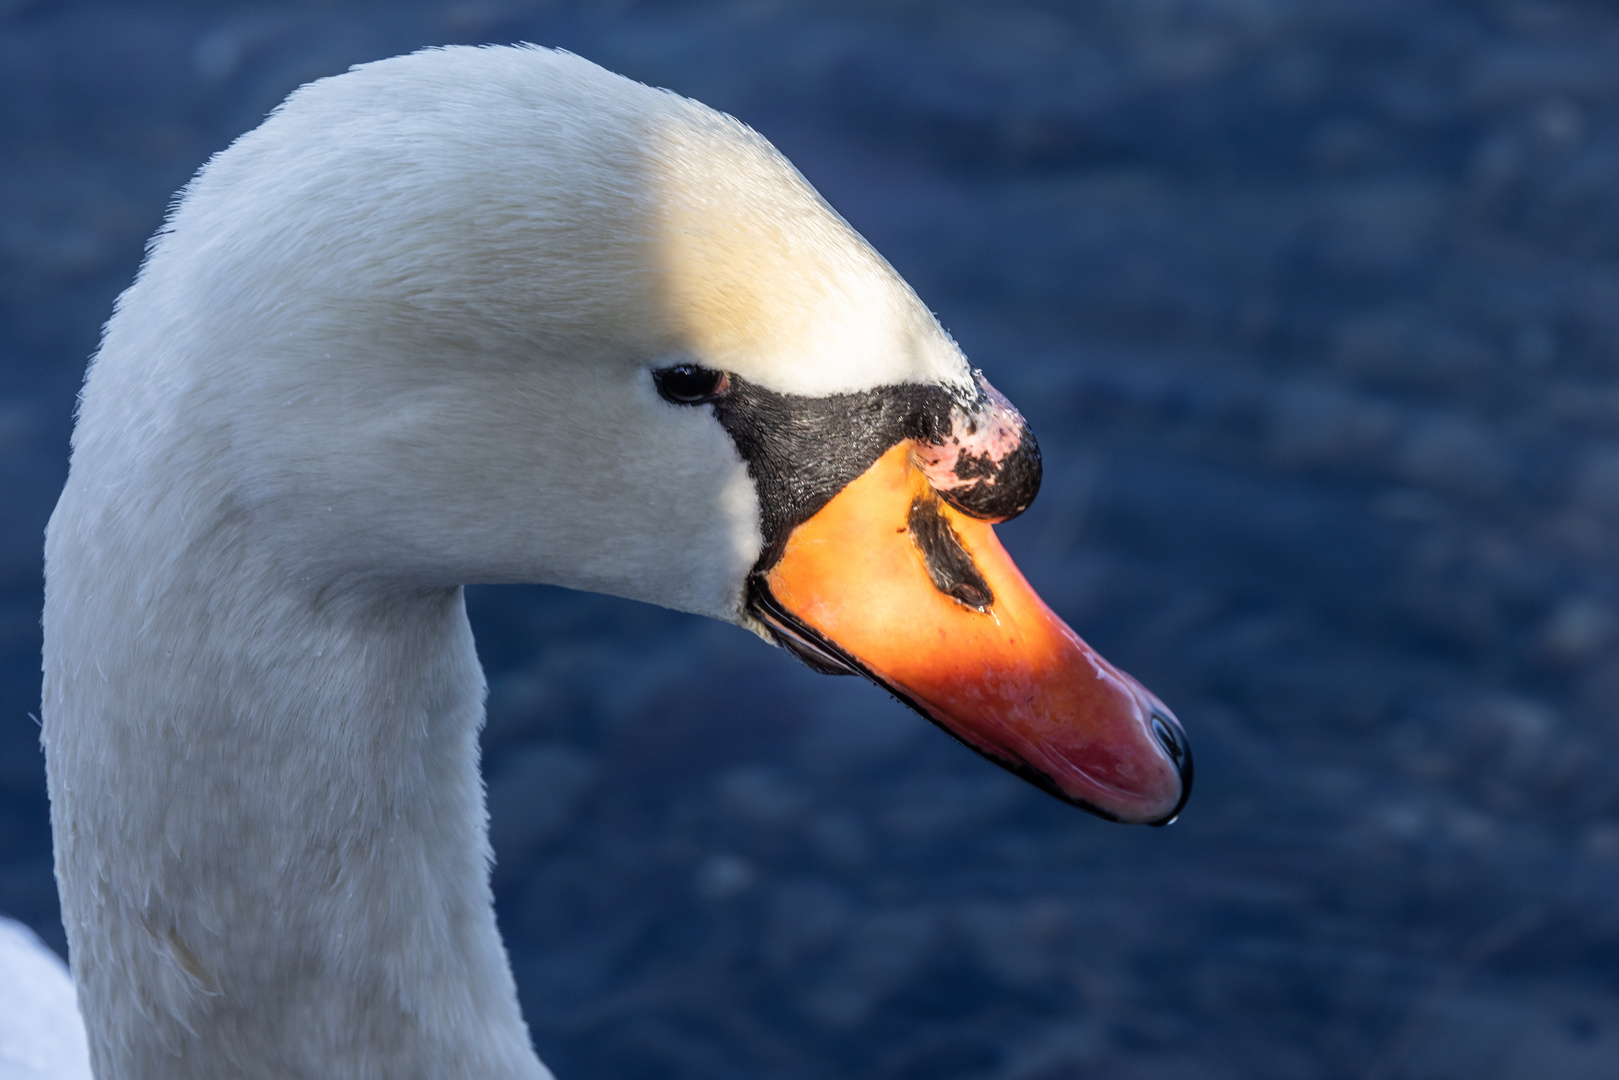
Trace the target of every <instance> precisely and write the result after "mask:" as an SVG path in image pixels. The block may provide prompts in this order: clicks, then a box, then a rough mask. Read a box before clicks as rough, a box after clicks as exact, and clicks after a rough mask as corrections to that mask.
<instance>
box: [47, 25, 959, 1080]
mask: <svg viewBox="0 0 1619 1080" xmlns="http://www.w3.org/2000/svg"><path fill="white" fill-rule="evenodd" d="M681 357H699V358H702V360H703V362H705V363H708V364H712V365H713V366H716V367H719V368H723V369H724V370H729V371H733V372H737V373H739V374H741V375H743V376H745V377H746V378H748V379H750V380H752V381H754V382H756V383H758V384H760V385H762V386H765V387H768V388H771V389H773V390H777V391H782V392H792V393H799V394H821V395H824V394H830V393H835V392H841V391H852V390H859V389H863V388H868V387H873V386H879V385H889V384H894V383H899V382H907V381H910V382H923V383H933V384H942V385H949V386H956V387H967V386H970V374H969V370H968V367H967V365H966V362H965V361H964V359H963V358H962V357H961V355H960V353H959V351H958V350H957V349H956V348H955V346H954V344H953V343H952V342H951V341H950V339H949V338H948V336H947V335H945V334H944V333H943V331H942V330H940V329H939V327H938V325H937V323H936V322H935V321H934V319H933V318H932V316H931V315H930V314H929V313H928V312H927V310H926V309H925V308H924V307H923V306H922V304H921V303H920V302H919V301H918V300H917V298H916V297H915V296H914V294H913V293H912V292H911V291H910V289H909V288H908V287H907V286H906V285H905V284H904V283H903V282H902V281H901V280H900V279H899V278H898V276H897V275H895V274H894V272H893V271H892V270H891V269H890V268H889V267H888V266H887V264H886V263H885V262H883V260H882V259H881V258H880V257H879V256H877V255H876V254H875V253H874V252H873V251H872V250H871V249H870V248H869V246H867V245H866V244H865V243H864V241H862V240H861V239H860V238H859V237H858V236H857V235H856V234H855V233H854V232H853V231H852V230H851V229H850V228H849V227H848V226H847V225H846V224H845V223H844V222H843V221H842V220H841V219H840V218H839V217H838V216H837V215H836V214H835V213H833V212H832V211H831V210H830V209H829V208H828V207H827V206H826V205H825V203H824V202H822V201H821V200H820V198H819V197H818V196H817V195H816V194H815V193H814V191H813V190H811V189H810V188H809V186H808V185H807V184H806V183H805V182H804V181H803V180H802V179H801V178H800V177H799V175H798V174H797V173H796V172H795V171H794V170H793V168H792V167H791V166H790V165H789V164H788V163H787V162H786V161H785V160H784V159H782V158H781V157H780V155H778V154H777V153H776V152H775V151H774V150H773V149H771V148H770V147H769V146H768V144H766V143H765V142H764V140H763V139H761V138H760V137H758V136H757V135H755V134H754V133H752V132H751V131H749V130H748V129H746V128H745V127H743V126H742V125H740V124H738V123H736V122H735V121H733V120H730V119H729V118H726V117H723V116H720V115H719V114H716V113H714V112H712V111H710V110H708V109H706V108H704V107H703V106H701V105H698V104H696V103H693V102H690V101H687V100H685V99H682V98H680V97H677V96H675V95H673V94H669V93H666V92H662V91H656V90H652V89H649V88H647V87H644V86H641V85H639V84H636V83H633V82H631V81H629V80H626V79H623V78H620V77H618V76H615V75H612V74H609V73H608V72H606V71H603V70H602V69H600V68H598V67H595V66H594V65H592V64H589V63H588V62H586V61H584V60H581V59H579V58H577V57H573V56H570V55H567V54H563V53H556V52H550V51H546V50H540V49H532V48H496V49H467V48H455V49H445V50H434V51H429V52H425V53H418V54H415V55H412V56H408V57H402V58H397V59H393V60H388V61H383V62H380V63H376V64H369V65H365V66H363V67H360V68H357V69H355V70H354V71H352V72H350V73H348V74H346V75H342V76H338V77H335V78H332V79H327V80H323V81H320V82H317V83H314V84H311V85H310V86H307V87H305V88H303V89H302V90H300V91H298V92H297V93H295V94H294V95H293V96H292V97H291V98H290V99H289V100H288V102H287V103H286V104H285V105H283V106H282V107H281V108H280V109H278V110H277V111H276V112H275V113H274V114H273V115H272V116H271V117H270V119H268V120H267V121H266V122H265V123H264V124H263V125H262V126H261V127H259V128H258V129H257V130H255V131H253V132H251V133H249V134H247V135H245V136H243V137H242V138H241V139H239V140H238V141H237V142H236V143H235V144H234V145H233V146H231V147H230V148H229V149H228V150H226V151H224V152H223V153H221V154H220V155H218V156H217V157H216V158H215V159H214V160H213V161H212V162H210V163H209V164H208V165H207V166H206V167H205V168H204V169H203V170H202V172H201V173H199V175H198V177H197V178H196V180H194V181H193V182H192V184H191V185H190V186H189V187H188V188H187V189H186V191H185V193H184V194H183V196H182V198H181V199H180V201H179V203H178V205H177V207H176V209H175V210H174V212H173V214H172V216H171V218H170V220H169V223H168V224H167V226H166V227H165V228H164V230H163V231H162V232H161V233H160V234H159V236H158V237H157V238H156V240H155V241H154V242H153V245H152V248H151V252H150V254H149V257H148V259H147V261H146V264H145V265H144V267H143V269H142V271H141V274H140V276H139V278H138V279H137V281H136V282H135V284H134V285H133V286H131V288H130V289H129V290H128V291H127V292H126V293H125V294H124V295H123V296H122V297H121V298H120V300H119V303H118V307H117V310H116V313H115V314H114V316H113V318H112V320H111V321H110V322H109V323H108V326H107V328H106V332H105V336H104V340H103V343H102V347H101V349H100V351H99V353H98V355H97V357H96V359H95V361H94V362H93V364H92V366H91V370H90V373H89V375H88V377H87V381H86V384H85V388H84V393H83V397H82V403H81V408H80V415H79V421H78V425H77V429H76V432H75V436H74V454H73V465H72V470H71V474H70V478H69V480H68V483H67V486H66V489H65V490H64V492H63V494H62V498H61V501H60V503H59V504H58V506H57V509H56V512H55V514H54V516H53V517H52V519H51V523H50V527H49V532H48V538H47V597H46V610H45V623H46V648H45V683H44V690H43V709H44V712H43V720H44V731H43V741H44V745H45V750H46V755H47V763H48V768H49V774H50V793H51V801H52V818H53V829H54V835H55V843H56V867H57V876H58V880H59V883H60V887H61V892H62V899H63V919H64V923H65V925H66V928H67V931H68V937H69V941H70V944H71V948H72V958H73V970H74V975H75V978H76V981H77V984H78V992H79V1001H80V1006H81V1009H82V1010H83V1012H84V1015H85V1018H86V1022H87V1027H88V1034H89V1042H90V1048H91V1054H92V1057H93V1059H94V1062H95V1065H96V1070H97V1074H98V1075H99V1076H101V1077H102V1078H103V1080H112V1078H117V1080H157V1078H164V1080H184V1078H198V1080H201V1078H208V1080H214V1078H217V1077H221V1076H227V1075H229V1076H244V1077H290V1076H309V1077H315V1076H319V1077H328V1078H349V1077H354V1078H358V1077H379V1078H380V1077H389V1078H396V1080H397V1078H404V1077H422V1078H433V1080H444V1078H449V1077H479V1078H490V1080H495V1078H515V1077H531V1078H532V1077H543V1076H546V1075H548V1074H547V1073H546V1071H545V1068H544V1066H542V1065H541V1064H540V1063H539V1061H538V1060H537V1058H536V1057H535V1055H534V1052H533V1050H532V1049H531V1047H530V1044H529V1037H528V1033H527V1030H526V1028H525V1026H524V1024H523V1021H522V1018H521V1016H520V1015H519V1011H518V1007H517V1001H516V995H515V992H514V988H513V983H512V979H511V975H510V972H509V968H508V964H507V961H506V956H505V953H504V951H503V948H502V945H501V942H500V939H499V937H498V934H497V932H496V928H495V923H494V918H493V915H492V911H491V907H490V895H489V887H488V874H487V862H488V858H489V851H488V845H487V841H486V838H485V820H484V806H483V793H482V789H481V786H480V782H479V777H478V750H477V731H478V727H479V725H480V723H481V719H482V697H483V677H482V673H481V671H480V669H479V666H478V662H477V658H476V655H475V653H474V649H473V642H472V636H471V632H470V630H469V627H468V624H467V620H466V616H465V612H464V609H463V605H462V598H461V593H460V591H459V586H461V585H462V584H463V583H467V582H475V581H478V582H489V581H540V582H550V583H555V584H560V585H566V586H571V587H576V588H584V589H591V590H595V591H602V592H609V593H614V594H617V595H621V596H627V597H632V598H635V599H640V600H647V601H651V602H654V603H659V604H664V605H667V606H671V607H676V608H681V609H684V610H688V611H694V612H700V613H703V614H707V615H711V616H715V617H717V618H721V619H725V620H729V621H732V622H738V623H742V624H744V625H747V624H749V618H748V616H747V615H746V614H745V613H744V611H743V607H742V595H741V588H742V582H743V580H744V576H745V574H746V571H747V569H748V567H749V566H750V565H751V564H752V563H753V561H754V559H755V558H756V556H757V554H758V552H759V550H760V544H761V537H760V527H759V518H758V496H757V492H756V490H755V488H754V484H753V481H752V480H751V479H750V476H749V473H748V470H747V469H746V467H745V466H744V464H743V462H742V461H741V459H740V458H739V456H738V453H737V450H736V448H735V447H734V446H733V445H732V444H731V442H730V441H729V440H727V439H726V437H725V435H724V432H723V431H722V430H720V428H719V427H718V425H717V424H715V423H713V422H712V420H711V419H710V418H706V417H705V416H703V415H700V414H699V413H698V412H696V411H693V410H681V409H676V408H671V407H668V406H667V405H665V404H664V403H663V402H661V401H660V400H659V399H658V397H657V395H656V393H655V392H654V389H653V387H652V385H651V382H650V379H649V378H648V372H649V370H650V368H651V367H652V366H653V365H655V364H657V363H660V362H662V363H667V362H669V361H670V359H671V358H673V359H678V358H681ZM671 566H675V567H679V568H680V572H679V573H678V574H669V573H667V570H668V568H669V567H671Z"/></svg>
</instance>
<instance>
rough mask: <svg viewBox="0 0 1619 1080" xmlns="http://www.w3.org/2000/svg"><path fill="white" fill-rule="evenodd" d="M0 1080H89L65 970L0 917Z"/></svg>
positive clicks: (33, 940) (18, 927) (27, 934)
mask: <svg viewBox="0 0 1619 1080" xmlns="http://www.w3.org/2000/svg"><path fill="white" fill-rule="evenodd" d="M0 1080H90V1051H89V1048H88V1047H87V1046H86V1045H85V1041H84V1026H83V1025H82V1024H81V1023H80V1022H79V1010H78V1007H77V1005H76V1003H75V1001H74V996H73V980H72V979H70V978H69V977H68V973H67V966H66V965H64V964H63V963H62V961H61V959H60V958H59V957H58V956H57V955H56V954H55V953H53V952H51V951H50V950H49V949H47V948H46V947H45V945H44V944H43V943H42V942H41V941H40V940H39V938H37V937H35V936H34V933H33V931H32V930H29V929H28V928H27V927H26V926H24V925H22V924H21V923H19V922H14V921H13V920H11V919H6V918H0Z"/></svg>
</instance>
